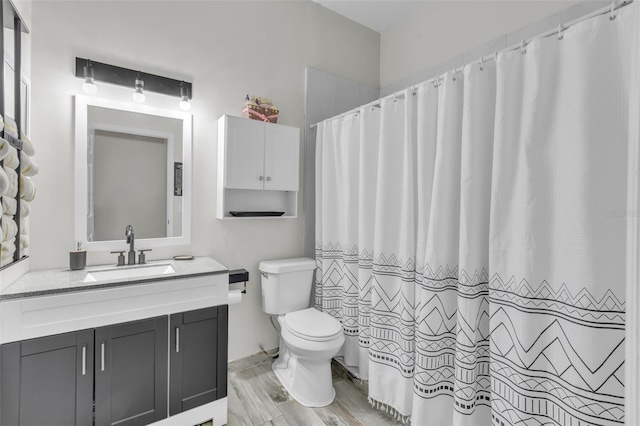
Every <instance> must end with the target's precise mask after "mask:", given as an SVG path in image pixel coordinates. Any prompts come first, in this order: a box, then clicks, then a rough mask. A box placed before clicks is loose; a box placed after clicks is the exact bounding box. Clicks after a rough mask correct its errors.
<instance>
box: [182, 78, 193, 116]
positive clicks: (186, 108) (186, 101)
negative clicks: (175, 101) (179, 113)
mask: <svg viewBox="0 0 640 426" xmlns="http://www.w3.org/2000/svg"><path fill="white" fill-rule="evenodd" d="M179 105H180V109H181V110H183V111H189V110H190V109H191V102H190V101H189V96H188V95H187V89H186V88H185V87H184V81H182V82H180V103H179Z"/></svg>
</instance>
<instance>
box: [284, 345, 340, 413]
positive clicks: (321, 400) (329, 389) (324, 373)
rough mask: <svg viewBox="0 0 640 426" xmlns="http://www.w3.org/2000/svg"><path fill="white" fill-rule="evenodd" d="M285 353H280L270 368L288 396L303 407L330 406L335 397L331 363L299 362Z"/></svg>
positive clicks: (299, 360)
mask: <svg viewBox="0 0 640 426" xmlns="http://www.w3.org/2000/svg"><path fill="white" fill-rule="evenodd" d="M287 352H288V353H284V354H283V353H282V352H281V353H280V357H278V359H276V360H275V361H274V362H273V364H272V368H273V372H274V373H275V375H276V377H277V378H278V380H279V381H280V383H281V384H282V386H283V387H284V388H285V390H286V391H287V392H288V393H289V395H291V397H292V398H293V399H295V400H296V401H298V402H299V403H300V404H302V405H304V406H305V407H325V406H327V405H329V404H331V403H332V402H333V400H334V399H335V397H336V390H335V388H334V387H333V383H332V381H331V379H332V377H331V362H330V361H329V362H327V361H326V360H325V361H324V362H315V361H311V360H301V359H300V358H297V357H296V356H292V355H291V353H290V352H289V351H287ZM305 361H308V362H305Z"/></svg>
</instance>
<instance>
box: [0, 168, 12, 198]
mask: <svg viewBox="0 0 640 426" xmlns="http://www.w3.org/2000/svg"><path fill="white" fill-rule="evenodd" d="M10 188H11V182H10V181H9V177H8V176H7V174H6V173H5V171H4V168H3V167H0V196H2V195H4V194H6V193H7V192H9V189H10Z"/></svg>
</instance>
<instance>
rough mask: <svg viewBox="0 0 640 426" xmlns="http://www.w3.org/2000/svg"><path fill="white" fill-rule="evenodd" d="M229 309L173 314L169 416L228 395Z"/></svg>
mask: <svg viewBox="0 0 640 426" xmlns="http://www.w3.org/2000/svg"><path fill="white" fill-rule="evenodd" d="M227 324H228V306H227V305H224V306H215V307H212V308H205V309H199V310H196V311H189V312H183V313H179V314H174V315H171V326H170V335H171V342H170V345H169V352H170V353H171V355H170V367H169V369H170V371H171V376H170V389H169V394H170V396H169V399H170V415H174V414H178V413H181V412H183V411H186V410H189V409H191V408H194V407H197V406H200V405H203V404H206V403H208V402H212V401H215V400H217V399H220V398H224V397H225V396H227V340H228V333H227Z"/></svg>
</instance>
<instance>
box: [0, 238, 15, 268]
mask: <svg viewBox="0 0 640 426" xmlns="http://www.w3.org/2000/svg"><path fill="white" fill-rule="evenodd" d="M15 252H16V244H15V242H14V241H13V240H7V241H3V242H2V243H0V266H4V265H8V264H9V263H11V262H13V253H15Z"/></svg>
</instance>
